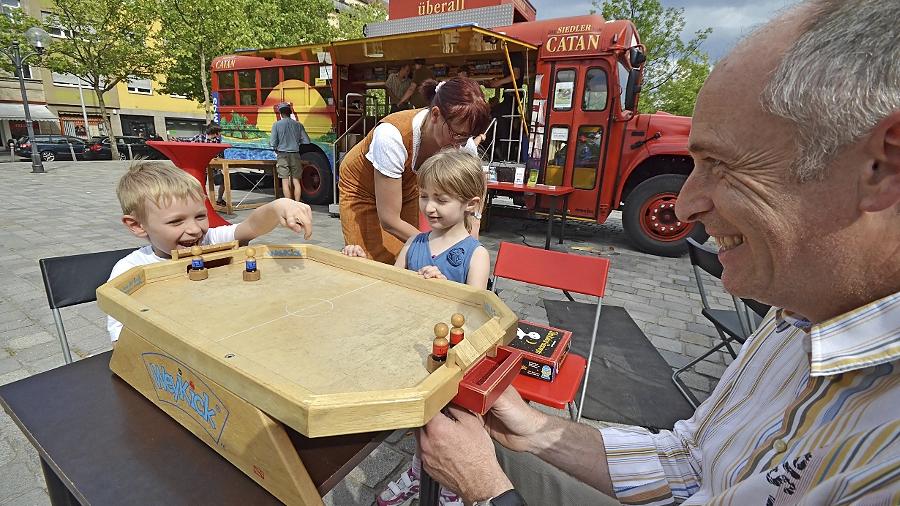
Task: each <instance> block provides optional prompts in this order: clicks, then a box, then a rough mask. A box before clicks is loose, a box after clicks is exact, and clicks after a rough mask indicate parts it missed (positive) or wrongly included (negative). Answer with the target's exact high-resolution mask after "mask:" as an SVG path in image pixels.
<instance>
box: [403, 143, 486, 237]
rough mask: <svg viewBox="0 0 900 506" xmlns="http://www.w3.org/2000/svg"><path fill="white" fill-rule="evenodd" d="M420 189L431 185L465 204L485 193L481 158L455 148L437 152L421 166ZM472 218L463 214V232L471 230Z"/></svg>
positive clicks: (419, 173) (481, 197) (482, 201)
mask: <svg viewBox="0 0 900 506" xmlns="http://www.w3.org/2000/svg"><path fill="white" fill-rule="evenodd" d="M417 177H418V185H419V188H424V187H425V186H431V187H433V188H436V189H438V190H440V191H442V192H444V193H446V194H448V195H450V196H452V197H454V198H456V199H459V200H461V201H463V202H468V201H470V200H472V199H474V198H479V199H481V203H482V205H484V196H485V193H487V182H486V181H485V177H484V171H483V170H482V168H481V159H480V158H478V157H477V156H475V155H473V154H471V153H467V152H465V151H462V150H460V149H457V148H450V149H445V150H443V151H440V152H439V153H437V154H435V155H433V156H432V157H431V158H429V159H428V160H426V161H425V163H423V164H422V167H420V168H419V171H418V173H417ZM473 222H474V217H473V216H472V214H466V230H468V231H469V232H471V231H472V226H473V224H474V223H473Z"/></svg>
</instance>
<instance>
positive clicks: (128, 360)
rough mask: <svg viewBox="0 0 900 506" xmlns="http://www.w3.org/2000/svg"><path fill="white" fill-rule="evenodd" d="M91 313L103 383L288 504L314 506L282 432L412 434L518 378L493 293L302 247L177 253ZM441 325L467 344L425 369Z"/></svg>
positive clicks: (108, 294) (299, 459)
mask: <svg viewBox="0 0 900 506" xmlns="http://www.w3.org/2000/svg"><path fill="white" fill-rule="evenodd" d="M201 260H202V261H201ZM251 264H252V265H255V270H253V271H252V273H253V275H252V276H251V275H248V274H250V273H251V271H250V270H248V268H249V267H250V265H251ZM201 265H202V269H201V268H198V267H200V266H201ZM97 300H98V303H99V305H100V308H101V309H103V310H104V311H106V312H107V313H108V314H110V315H112V316H113V317H114V318H116V319H117V320H119V321H121V322H122V323H123V324H124V329H123V330H122V333H121V335H120V336H119V341H118V343H117V345H116V348H115V352H114V353H113V356H112V359H111V361H110V368H111V369H112V371H113V372H114V373H115V374H117V375H118V376H119V377H121V378H122V379H124V380H125V381H126V382H128V383H129V384H130V385H131V386H132V387H134V388H135V390H136V391H138V392H140V393H141V394H142V395H144V396H145V397H146V398H147V399H149V400H150V401H151V402H152V403H153V404H155V405H156V406H157V407H158V408H159V409H161V410H162V411H164V412H165V413H167V414H168V415H169V416H170V417H172V418H173V419H175V420H176V421H178V422H179V423H181V424H182V425H183V426H184V427H186V428H187V429H188V430H190V431H191V432H192V433H193V434H194V435H195V436H196V437H197V438H198V439H199V440H201V441H203V442H205V443H206V444H207V445H208V446H209V447H210V448H213V449H214V450H216V451H217V452H219V453H220V454H221V455H222V456H223V457H225V458H226V459H228V461H230V462H231V463H232V464H234V465H235V466H236V467H237V468H239V469H240V470H241V471H243V472H244V473H245V474H246V475H247V476H249V477H250V478H252V479H253V480H255V481H256V482H257V483H259V484H260V485H262V486H263V487H265V488H266V490H268V491H269V492H271V493H272V494H273V495H275V496H276V497H278V498H279V499H280V500H282V501H284V502H285V503H288V504H321V500H320V495H319V494H318V492H317V490H316V486H315V482H314V480H312V475H311V474H309V472H308V471H309V470H308V466H309V465H310V462H308V460H307V457H304V456H303V455H302V454H300V453H299V452H298V451H295V450H296V448H295V445H294V443H293V442H292V441H293V437H292V436H291V434H292V433H299V434H302V435H304V436H307V437H308V438H310V439H311V440H317V438H329V437H335V436H344V435H349V434H363V433H371V432H377V431H383V430H393V429H400V428H409V427H420V426H422V425H424V424H425V423H427V422H428V421H429V420H430V419H431V417H433V416H434V415H435V414H436V413H437V412H438V411H440V410H441V409H443V408H444V407H445V406H446V405H447V404H448V403H450V402H451V401H452V402H454V403H456V404H457V405H460V406H462V407H464V408H466V409H469V410H471V411H473V412H478V413H484V412H485V411H487V409H489V408H490V406H491V405H492V404H493V402H494V400H496V398H497V397H498V396H499V395H500V394H501V393H502V391H503V390H505V389H506V388H507V387H508V386H509V385H510V384H511V383H512V381H513V380H514V379H515V377H516V375H517V373H518V371H519V369H520V367H521V360H522V355H521V352H520V351H518V350H514V349H512V348H508V347H506V346H504V345H506V344H508V343H509V342H510V340H511V339H512V338H513V336H514V335H515V324H516V321H517V318H516V316H515V314H513V313H512V311H510V310H509V308H508V307H506V305H505V304H503V302H502V301H501V300H500V299H499V298H498V297H497V296H496V295H495V294H493V293H492V292H489V291H487V290H478V289H475V288H472V287H469V286H466V285H462V284H459V283H453V282H450V281H444V280H427V279H424V278H422V277H421V276H420V275H418V274H416V273H413V272H410V271H407V270H404V269H398V268H396V267H393V266H388V265H384V264H381V263H378V262H374V261H371V260H366V259H360V258H350V257H347V256H344V255H342V254H340V253H339V252H337V251H333V250H329V249H325V248H320V247H317V246H311V245H265V246H256V247H254V248H252V249H251V248H237V243H233V244H230V245H229V244H226V245H215V246H209V247H205V249H204V250H202V251H199V250H198V251H176V252H173V255H172V261H170V262H162V263H157V264H152V265H146V266H142V267H135V268H133V269H131V270H129V271H127V272H126V273H124V274H122V275H121V276H118V277H116V278H115V279H113V280H111V281H110V282H108V283H106V284H104V285H103V286H101V287H100V288H99V289H98V290H97ZM455 313H459V314H461V315H463V316H464V317H465V322H464V324H462V329H463V330H464V332H465V338H464V339H463V340H462V341H461V342H459V344H457V345H456V346H455V347H454V348H452V349H450V350H449V352H447V353H446V360H445V361H443V362H440V363H435V362H434V361H433V360H432V358H431V356H432V351H433V347H432V345H433V341H436V339H435V332H436V331H435V324H436V323H438V322H448V321H452V320H451V315H453V314H455ZM425 481H427V480H423V483H424V482H425ZM427 503H428V501H426V504H427Z"/></svg>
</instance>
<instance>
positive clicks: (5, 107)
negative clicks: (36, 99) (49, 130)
mask: <svg viewBox="0 0 900 506" xmlns="http://www.w3.org/2000/svg"><path fill="white" fill-rule="evenodd" d="M28 112H30V113H31V120H32V121H46V122H48V123H56V122H58V121H59V118H57V117H56V115H55V114H53V113H52V112H51V111H50V109H48V108H47V106H46V105H31V104H28ZM0 120H19V121H25V107H24V106H23V105H22V104H0Z"/></svg>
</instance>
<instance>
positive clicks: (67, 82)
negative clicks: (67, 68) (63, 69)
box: [53, 72, 91, 88]
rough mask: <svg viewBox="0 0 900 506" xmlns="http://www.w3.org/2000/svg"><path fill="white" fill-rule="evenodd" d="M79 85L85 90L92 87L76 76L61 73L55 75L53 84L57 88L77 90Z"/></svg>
mask: <svg viewBox="0 0 900 506" xmlns="http://www.w3.org/2000/svg"><path fill="white" fill-rule="evenodd" d="M79 83H81V86H83V87H85V88H90V87H91V85H89V84H88V83H86V82H84V81H82V80H81V78H79V77H78V76H76V75H75V74H60V73H59V72H54V73H53V84H55V85H56V86H68V87H73V88H77V87H78V84H79Z"/></svg>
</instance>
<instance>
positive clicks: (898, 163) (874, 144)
mask: <svg viewBox="0 0 900 506" xmlns="http://www.w3.org/2000/svg"><path fill="white" fill-rule="evenodd" d="M866 151H867V154H869V155H870V156H871V158H872V163H871V164H870V165H869V166H867V167H865V169H864V171H863V174H862V178H861V181H860V183H861V184H860V188H861V190H862V198H861V199H860V210H861V211H865V212H878V211H883V210H885V209H889V208H892V207H894V206H896V205H897V204H900V111H894V112H893V113H892V114H890V115H888V116H887V117H886V118H884V119H883V120H881V121H880V122H879V123H878V124H877V125H875V128H873V129H872V131H871V133H870V134H869V140H868V142H866Z"/></svg>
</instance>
